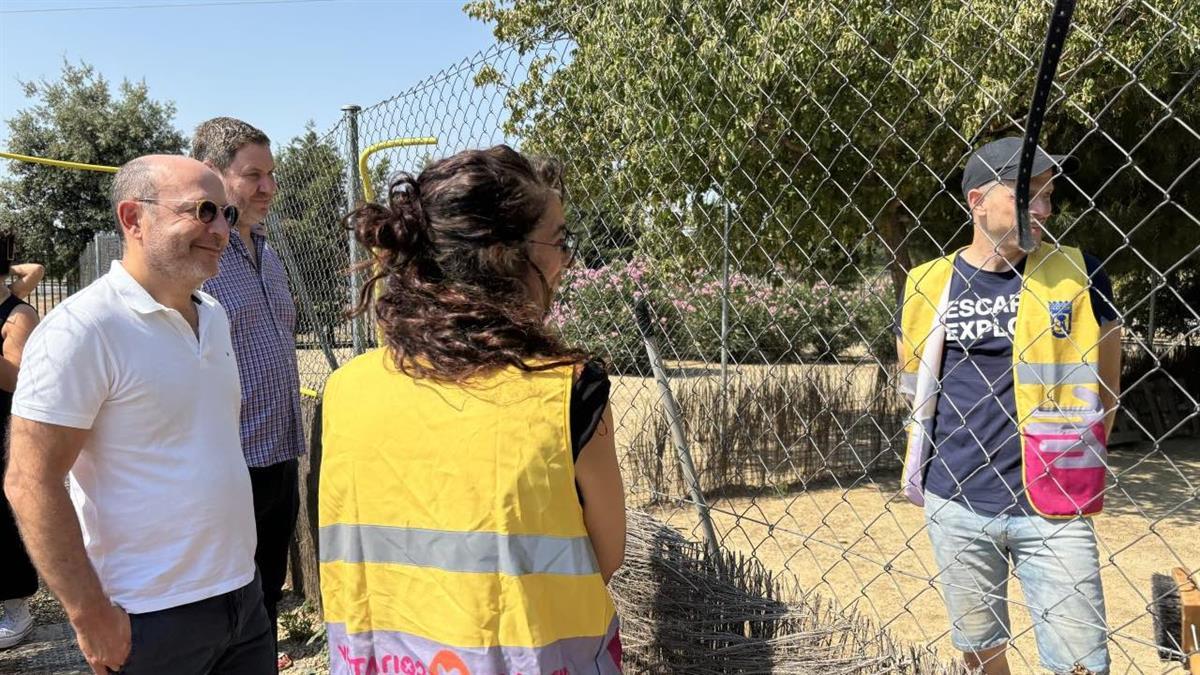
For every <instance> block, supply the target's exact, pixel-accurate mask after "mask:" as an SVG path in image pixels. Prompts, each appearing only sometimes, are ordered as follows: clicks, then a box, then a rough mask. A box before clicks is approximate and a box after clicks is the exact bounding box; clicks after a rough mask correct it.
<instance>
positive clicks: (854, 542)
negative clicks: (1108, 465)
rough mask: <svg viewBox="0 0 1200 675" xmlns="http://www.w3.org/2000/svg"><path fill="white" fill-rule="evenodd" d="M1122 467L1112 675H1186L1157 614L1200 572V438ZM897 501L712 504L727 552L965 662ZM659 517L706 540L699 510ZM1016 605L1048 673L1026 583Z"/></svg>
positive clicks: (1117, 464)
mask: <svg viewBox="0 0 1200 675" xmlns="http://www.w3.org/2000/svg"><path fill="white" fill-rule="evenodd" d="M1111 460H1112V465H1113V469H1114V471H1116V472H1117V474H1118V476H1119V483H1118V486H1117V489H1116V490H1115V491H1113V492H1111V493H1110V497H1109V499H1108V504H1107V509H1106V512H1105V514H1104V515H1102V516H1100V517H1098V518H1097V519H1096V528H1097V531H1098V534H1099V540H1100V559H1101V565H1102V572H1101V576H1102V579H1103V583H1104V594H1105V603H1106V605H1107V611H1108V624H1109V627H1110V630H1111V633H1112V636H1111V640H1110V643H1109V647H1110V652H1111V655H1112V659H1113V670H1112V672H1113V673H1161V672H1182V670H1180V669H1174V670H1172V669H1171V668H1169V666H1168V664H1163V663H1161V662H1160V661H1159V660H1158V658H1157V656H1156V653H1155V650H1154V648H1153V646H1152V641H1153V631H1152V624H1151V618H1150V615H1149V614H1148V613H1147V609H1146V608H1147V605H1148V603H1149V589H1150V575H1151V574H1152V573H1154V572H1167V571H1169V569H1170V568H1171V567H1173V566H1177V565H1181V566H1183V567H1186V568H1187V569H1189V570H1196V569H1197V568H1198V567H1200V499H1197V492H1196V490H1197V489H1198V488H1200V439H1188V440H1180V441H1169V442H1167V443H1166V444H1164V446H1163V447H1162V449H1161V452H1154V451H1153V448H1152V447H1149V446H1138V447H1136V448H1134V447H1126V448H1122V449H1117V450H1115V451H1114V452H1113V453H1112V454H1111ZM1181 476H1182V478H1181ZM895 493H896V487H895V484H894V483H893V482H888V483H887V484H884V483H882V482H881V483H879V484H869V485H861V486H854V487H848V488H846V489H842V488H839V487H837V486H833V487H829V488H824V489H819V490H809V491H806V492H797V493H791V494H786V495H778V496H767V497H758V498H750V497H739V498H731V499H718V500H714V501H713V502H712V503H711V507H712V512H713V518H714V521H715V526H716V530H717V532H718V536H719V537H720V538H721V540H722V544H723V545H724V546H726V547H728V548H730V549H734V550H738V551H742V552H745V553H748V554H753V555H754V556H755V557H756V558H758V559H759V560H760V561H761V562H762V563H764V564H765V565H766V566H767V567H769V568H771V569H773V570H778V571H780V572H784V573H786V574H790V575H791V576H792V578H794V579H795V581H796V583H797V584H798V586H799V588H800V589H803V590H805V591H817V592H819V593H820V594H822V595H823V596H825V597H827V598H831V599H836V600H837V601H838V602H839V603H841V604H842V605H843V606H847V607H851V606H852V607H855V608H857V610H858V611H860V612H862V613H864V614H866V615H867V616H870V617H873V618H875V619H876V620H878V621H879V623H880V624H881V625H883V626H886V627H887V628H889V629H891V630H892V631H893V632H894V633H895V634H896V635H897V636H898V637H902V638H905V639H907V640H909V641H911V642H913V643H914V644H931V645H936V646H937V647H938V651H940V652H943V653H954V652H953V649H952V647H951V646H950V643H949V635H948V628H949V623H948V620H947V616H946V612H945V610H944V608H943V605H942V601H941V598H940V596H939V589H938V588H937V586H936V582H931V579H934V578H935V577H936V575H937V570H936V566H935V565H934V563H933V559H932V554H931V551H930V547H929V541H928V538H927V535H926V533H925V531H924V521H923V515H922V510H921V509H919V508H917V507H915V506H911V505H909V504H908V503H907V502H905V501H903V500H902V499H901V500H897V499H895V498H894V495H895ZM656 511H657V515H658V516H659V517H661V518H664V519H666V520H668V521H669V522H671V523H672V524H674V525H675V526H676V527H678V528H679V529H681V530H683V531H685V532H686V533H688V534H689V535H690V536H692V537H697V538H698V537H700V536H701V534H700V530H699V529H698V528H697V527H696V526H695V522H696V516H695V513H694V511H692V510H691V509H690V508H683V507H680V506H672V507H666V508H659V509H657V510H656ZM1010 599H1011V602H1012V608H1011V616H1012V623H1013V626H1012V630H1013V634H1014V636H1015V641H1014V642H1013V646H1012V649H1011V651H1010V654H1009V661H1010V663H1011V665H1012V666H1013V672H1014V673H1033V672H1038V670H1037V648H1036V645H1035V641H1034V636H1033V633H1032V630H1031V627H1030V618H1029V614H1028V613H1027V611H1025V610H1024V609H1023V605H1022V602H1023V601H1022V598H1021V592H1020V583H1019V582H1014V583H1013V584H1012V585H1010Z"/></svg>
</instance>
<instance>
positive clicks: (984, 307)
mask: <svg viewBox="0 0 1200 675" xmlns="http://www.w3.org/2000/svg"><path fill="white" fill-rule="evenodd" d="M1021 146H1022V140H1021V139H1020V138H1003V139H1000V140H997V141H993V142H991V143H988V144H987V145H985V146H983V147H982V148H980V149H979V150H978V151H976V152H975V153H974V154H973V155H972V156H971V157H970V159H969V160H968V161H967V165H966V167H964V171H963V182H962V190H963V197H964V198H965V199H966V203H967V207H968V209H969V211H970V213H971V217H972V221H973V223H974V228H973V236H972V240H971V243H970V245H968V246H966V247H965V248H962V249H960V250H958V251H955V252H954V253H951V254H950V255H947V256H944V257H942V258H938V259H936V260H932V261H930V262H928V263H925V264H924V265H920V266H918V267H916V268H914V269H913V270H911V271H910V272H909V274H908V281H907V283H906V285H905V293H904V302H903V303H902V304H901V308H900V312H899V320H898V322H897V326H896V329H897V330H896V332H897V346H898V349H899V353H900V364H901V375H900V380H901V389H902V390H903V391H904V393H905V394H906V395H908V396H910V397H911V398H912V402H913V412H912V415H911V416H910V418H909V423H908V439H907V441H908V449H907V454H906V457H905V463H904V473H903V478H902V483H903V489H904V493H905V495H906V496H907V497H908V498H909V500H910V501H912V502H913V503H915V504H917V505H920V506H924V508H925V520H926V525H927V529H928V532H929V538H930V541H931V542H932V545H933V553H934V558H935V560H936V561H937V564H938V568H939V572H938V576H937V581H938V582H939V585H940V586H941V588H942V596H943V600H944V601H945V605H946V611H947V613H948V614H949V618H950V623H951V630H950V632H951V641H952V642H953V644H954V646H955V647H956V648H958V649H960V650H962V651H963V652H964V654H965V659H966V662H967V664H968V665H969V666H970V667H972V668H982V670H983V672H985V673H988V674H989V675H994V674H1006V673H1008V672H1009V669H1008V661H1007V659H1006V657H1005V649H1006V647H1007V645H1008V642H1009V641H1010V640H1011V639H1012V635H1011V632H1010V628H1009V620H1008V598H1007V594H1008V580H1009V578H1010V572H1011V575H1013V576H1015V577H1016V578H1017V579H1019V580H1020V582H1021V588H1022V590H1023V592H1024V596H1025V602H1026V604H1027V605H1028V607H1029V611H1030V614H1031V616H1032V619H1033V626H1034V632H1035V636H1036V638H1037V644H1038V655H1039V660H1040V661H1041V664H1042V665H1043V666H1044V667H1045V668H1047V669H1049V670H1050V671H1052V672H1056V673H1082V672H1091V673H1107V672H1108V671H1109V656H1108V648H1107V626H1106V621H1105V610H1104V595H1103V590H1102V588H1101V581H1100V565H1099V556H1098V552H1097V546H1096V535H1095V531H1094V529H1093V526H1092V521H1091V516H1093V515H1095V514H1097V513H1099V512H1100V509H1101V506H1102V503H1103V497H1104V489H1105V477H1106V473H1107V464H1106V457H1107V454H1106V441H1107V438H1108V432H1109V430H1110V429H1111V425H1112V414H1113V412H1114V410H1115V406H1116V399H1117V394H1118V388H1119V386H1120V382H1119V380H1120V371H1121V328H1120V322H1119V321H1118V316H1117V312H1116V310H1115V309H1114V308H1113V305H1112V285H1111V283H1110V282H1109V280H1108V277H1107V276H1106V275H1105V274H1104V272H1103V271H1102V270H1101V269H1100V262H1099V261H1098V260H1097V259H1096V258H1094V257H1092V256H1090V255H1087V254H1084V253H1082V252H1080V251H1079V250H1078V249H1075V248H1071V247H1068V246H1063V245H1061V244H1059V243H1057V242H1048V241H1044V240H1043V239H1044V234H1045V233H1044V228H1045V227H1046V224H1047V221H1048V220H1049V218H1050V215H1051V212H1052V204H1051V195H1052V194H1053V192H1054V179H1055V176H1056V175H1058V174H1059V173H1061V172H1063V171H1066V170H1070V168H1071V167H1072V165H1074V164H1075V163H1076V162H1075V160H1074V158H1072V157H1065V156H1055V155H1049V154H1047V153H1046V152H1045V151H1043V150H1041V149H1040V148H1039V149H1038V151H1037V153H1036V154H1035V158H1034V161H1033V172H1032V173H1033V177H1032V180H1031V182H1030V205H1029V216H1030V225H1031V229H1032V233H1033V239H1034V242H1035V243H1036V247H1035V249H1034V250H1033V251H1032V252H1030V253H1028V254H1027V253H1026V252H1025V251H1023V250H1022V249H1021V248H1020V246H1019V245H1018V237H1017V204H1016V176H1017V170H1018V165H1019V161H1020V153H1021Z"/></svg>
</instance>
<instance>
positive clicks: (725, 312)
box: [720, 190, 729, 452]
mask: <svg viewBox="0 0 1200 675" xmlns="http://www.w3.org/2000/svg"><path fill="white" fill-rule="evenodd" d="M721 206H722V210H723V211H724V213H725V234H724V236H723V237H722V239H721V426H720V431H721V443H720V447H721V452H728V450H729V448H727V447H726V446H725V443H726V441H727V438H726V429H727V427H728V425H729V421H728V419H727V418H728V416H729V200H728V199H727V198H726V197H725V191H724V190H722V191H721Z"/></svg>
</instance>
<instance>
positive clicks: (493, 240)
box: [346, 145, 587, 383]
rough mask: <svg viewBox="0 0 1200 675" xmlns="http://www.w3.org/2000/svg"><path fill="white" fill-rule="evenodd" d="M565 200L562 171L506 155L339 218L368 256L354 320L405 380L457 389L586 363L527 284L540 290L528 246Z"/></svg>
mask: <svg viewBox="0 0 1200 675" xmlns="http://www.w3.org/2000/svg"><path fill="white" fill-rule="evenodd" d="M562 194H563V184H562V165H561V164H559V163H558V162H556V161H554V160H549V159H532V160H531V159H527V158H525V157H524V156H522V155H521V154H520V153H518V152H517V151H515V150H513V149H512V148H510V147H508V146H505V145H497V146H495V147H492V148H488V149H486V150H467V151H464V152H460V153H458V154H456V155H452V156H450V157H447V158H445V159H442V160H439V161H437V162H434V163H433V164H431V165H429V166H428V167H427V168H426V169H425V170H423V171H422V172H421V173H420V175H419V176H416V177H413V176H412V175H411V174H399V175H398V176H396V177H394V178H393V179H392V180H391V182H390V184H389V186H388V196H387V205H386V206H383V205H380V204H366V205H364V206H362V207H360V208H359V209H357V210H356V211H354V212H353V213H351V214H350V215H348V216H347V217H346V222H347V223H348V225H350V226H351V227H352V228H353V229H354V231H355V233H356V235H357V237H358V241H359V242H360V243H361V244H362V245H363V246H365V247H366V248H367V249H368V250H372V251H374V255H373V257H372V259H370V260H368V261H366V262H364V263H362V264H361V265H360V267H359V269H360V270H367V271H369V272H370V273H371V277H370V279H369V280H368V282H367V283H366V284H364V286H363V288H362V290H361V293H360V295H359V301H358V305H357V307H355V308H354V310H353V311H352V312H351V315H352V316H357V315H360V314H364V313H367V312H368V311H371V310H373V312H374V315H375V319H376V321H377V322H378V323H379V326H380V328H381V330H382V332H383V338H384V341H385V343H386V345H387V347H388V348H389V349H390V350H391V352H392V357H393V359H394V361H395V364H396V367H397V368H399V369H400V370H401V372H403V373H405V374H407V375H409V376H412V377H418V378H420V377H427V378H430V379H434V380H440V381H450V382H459V383H463V382H465V381H467V380H469V379H471V378H472V377H474V376H476V375H479V374H482V373H486V372H489V371H494V370H497V369H500V368H504V367H516V368H519V369H521V370H523V371H527V372H528V371H538V370H548V369H551V368H556V367H559V366H564V365H571V364H577V363H580V362H582V361H584V360H585V359H586V358H587V357H586V355H585V354H583V353H582V352H579V351H578V350H574V349H571V348H568V347H567V346H565V345H564V344H563V343H562V342H561V341H560V340H559V338H558V336H557V335H556V334H555V333H554V332H553V330H552V329H550V328H549V327H547V326H546V323H545V314H546V309H547V308H546V306H545V302H549V293H548V292H547V293H546V297H545V301H544V302H539V300H538V299H537V298H535V297H534V294H533V293H531V291H530V289H529V288H528V286H527V284H526V283H525V279H526V278H527V276H528V273H529V271H530V270H531V269H533V270H534V271H535V272H536V274H537V276H538V278H541V272H540V270H537V269H536V266H534V265H533V262H532V261H531V260H530V258H529V256H528V254H527V252H526V249H525V246H526V243H525V242H526V240H527V239H528V237H529V235H530V233H531V232H532V231H533V229H534V227H535V226H536V225H537V223H538V221H539V220H540V219H541V217H542V215H543V214H544V213H545V210H546V208H547V205H548V203H549V200H550V198H551V196H552V195H559V196H560V197H561V196H562ZM542 282H543V287H544V289H545V290H546V291H549V289H548V288H545V280H544V279H543V280H542Z"/></svg>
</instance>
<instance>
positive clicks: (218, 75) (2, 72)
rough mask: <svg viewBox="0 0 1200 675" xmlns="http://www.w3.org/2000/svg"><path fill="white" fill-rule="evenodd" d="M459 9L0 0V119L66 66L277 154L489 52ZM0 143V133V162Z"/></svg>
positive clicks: (332, 1)
mask: <svg viewBox="0 0 1200 675" xmlns="http://www.w3.org/2000/svg"><path fill="white" fill-rule="evenodd" d="M463 3H464V0H0V120H4V121H6V120H8V119H9V118H10V117H11V116H12V115H13V114H14V113H16V111H18V110H20V109H21V108H24V107H26V106H27V105H28V104H29V102H28V101H27V100H26V99H25V96H24V94H23V92H22V91H21V88H20V86H19V85H18V80H40V79H42V78H50V79H54V78H57V76H58V74H59V73H60V72H61V67H62V60H63V59H64V58H66V59H69V60H70V61H72V62H76V63H77V62H79V61H80V60H82V61H86V62H87V63H90V64H92V65H93V66H95V67H96V69H97V70H98V72H100V73H101V74H102V75H104V76H105V77H106V78H107V79H108V80H109V81H110V82H111V83H113V84H114V85H115V84H116V83H119V82H120V81H121V80H122V79H129V80H134V81H136V80H143V79H144V80H145V81H146V84H147V85H148V87H149V90H150V95H151V96H152V97H153V98H155V99H158V100H164V99H166V100H171V101H174V102H175V104H176V108H177V112H176V117H175V126H176V127H177V128H178V129H180V130H182V131H184V132H185V133H187V134H189V135H190V133H191V131H192V130H193V129H194V128H195V126H196V124H197V123H199V122H201V121H203V120H205V119H208V118H210V117H215V116H217V115H229V116H233V117H239V118H242V119H244V120H246V121H247V122H250V123H251V124H254V125H255V126H257V127H259V128H261V129H262V130H263V131H265V132H267V135H269V136H270V137H271V139H272V140H273V141H275V142H276V143H277V144H279V145H282V144H284V143H286V142H287V141H288V140H290V139H291V138H292V137H294V136H296V135H297V134H299V133H300V132H301V131H303V129H304V125H305V123H306V122H308V121H309V120H313V121H315V122H316V125H317V128H318V129H321V130H323V129H325V128H327V127H329V126H330V125H332V124H333V123H335V122H336V121H337V120H338V118H339V117H341V115H342V112H341V107H342V106H343V105H345V104H348V103H356V104H358V105H361V106H363V107H366V106H368V105H370V104H372V103H376V102H378V101H380V100H383V99H386V98H390V97H391V96H394V95H396V94H398V93H400V92H402V91H404V90H405V89H407V88H408V87H410V86H411V85H413V84H416V83H417V82H419V81H421V80H422V79H424V78H426V77H428V76H430V75H433V74H435V73H436V72H438V71H440V70H442V69H444V68H446V67H448V66H451V65H453V64H455V63H457V62H459V61H461V60H462V59H464V58H466V57H468V56H471V55H473V54H475V53H476V52H478V51H480V50H483V49H486V48H487V47H489V46H490V45H491V44H492V43H493V39H492V35H491V28H490V26H488V25H486V24H484V23H482V22H479V21H476V20H474V19H472V18H470V17H468V16H467V15H466V14H465V13H463V11H462V5H463ZM7 138H8V126H7V124H0V150H3V149H5V147H6V140H7ZM4 163H6V162H0V164H4ZM3 171H4V167H3V166H0V173H3Z"/></svg>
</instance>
